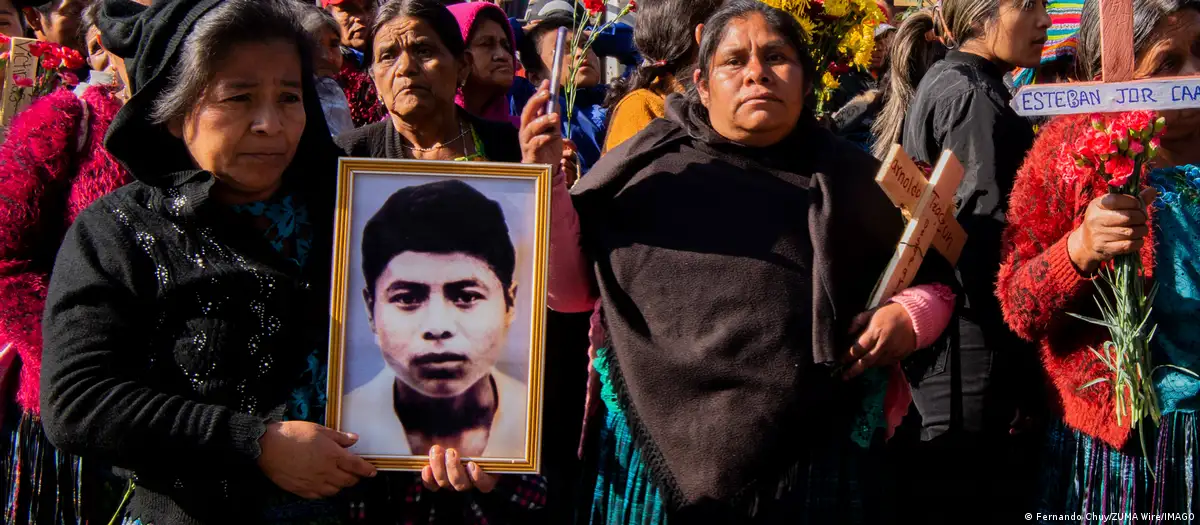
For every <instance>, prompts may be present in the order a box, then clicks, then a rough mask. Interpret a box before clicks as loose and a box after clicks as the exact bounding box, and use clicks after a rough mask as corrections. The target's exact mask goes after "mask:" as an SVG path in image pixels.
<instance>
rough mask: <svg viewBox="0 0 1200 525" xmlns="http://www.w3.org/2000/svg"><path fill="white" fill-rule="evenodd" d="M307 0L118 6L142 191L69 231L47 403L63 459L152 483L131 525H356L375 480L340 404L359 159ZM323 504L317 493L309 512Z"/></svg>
mask: <svg viewBox="0 0 1200 525" xmlns="http://www.w3.org/2000/svg"><path fill="white" fill-rule="evenodd" d="M293 9H294V8H293V7H292V6H291V5H290V4H289V3H288V2H287V0H166V1H159V2H155V3H154V5H153V6H152V7H144V6H141V5H138V4H135V3H133V2H131V1H129V0H106V4H105V5H104V6H103V12H102V14H101V17H100V22H99V26H100V28H101V30H102V32H103V37H102V38H103V41H104V43H105V45H107V46H109V48H110V49H111V50H113V51H114V52H115V53H117V54H118V55H122V56H124V57H126V60H127V62H126V66H127V68H128V70H129V74H130V75H129V76H130V80H131V87H132V88H133V89H134V90H135V95H134V96H133V97H132V98H131V99H130V100H129V102H128V104H127V105H126V106H125V107H124V108H123V109H122V110H121V112H120V113H119V114H118V115H117V117H116V119H115V120H114V122H113V124H112V127H111V128H110V130H109V133H108V137H107V140H106V146H107V148H108V149H109V151H110V152H111V153H112V154H113V155H114V156H115V157H116V158H117V159H119V160H120V161H121V162H122V163H123V164H124V165H125V166H126V167H127V168H128V169H129V170H130V172H131V173H132V174H133V176H134V177H135V178H136V179H137V181H136V182H134V183H132V184H130V185H128V186H126V187H124V188H122V189H120V190H118V191H116V192H114V193H112V194H109V195H108V196H106V197H104V198H102V199H100V200H98V201H97V202H96V203H95V204H93V205H92V206H91V207H89V208H88V209H87V210H85V211H84V212H83V213H82V214H81V215H80V216H79V218H78V219H77V220H76V221H75V223H74V225H73V226H72V227H71V229H70V230H69V232H68V233H67V235H66V238H65V240H64V242H63V245H62V248H61V249H60V251H59V253H58V258H57V261H56V263H55V270H54V272H53V278H52V279H51V282H50V287H49V292H48V299H47V306H46V316H45V322H44V339H45V357H44V365H43V375H42V394H41V406H42V413H43V418H44V424H45V429H46V433H47V435H48V436H49V438H50V440H51V441H52V442H53V443H54V444H55V445H56V446H58V447H60V448H61V449H62V450H64V451H67V452H70V453H73V454H78V455H80V456H82V457H84V458H85V459H95V460H98V461H101V462H105V463H110V464H113V465H116V466H118V467H120V468H123V469H128V470H129V471H131V473H132V475H131V479H132V481H133V483H134V484H135V485H136V489H135V491H134V494H133V497H132V500H131V501H130V504H129V506H128V508H127V511H126V514H125V516H126V519H127V520H129V521H133V520H141V522H142V523H151V522H152V523H155V524H158V525H168V524H183V523H215V522H222V523H226V522H238V523H261V522H278V521H281V520H283V519H284V517H285V516H286V517H287V519H289V520H293V521H299V522H303V523H318V522H320V521H322V520H324V519H330V520H337V519H340V518H341V517H342V514H341V513H340V512H338V511H337V510H336V509H335V508H333V506H332V504H330V503H328V502H327V500H316V499H315V498H319V497H326V496H332V495H334V494H336V493H338V492H339V491H340V490H341V489H342V488H344V487H348V486H350V485H354V484H355V483H357V481H358V480H359V479H360V478H362V477H366V476H373V475H374V474H375V470H374V468H373V467H372V466H371V465H370V464H368V463H367V462H366V461H364V460H363V459H361V458H359V457H357V456H355V455H353V454H351V453H350V452H348V451H347V450H346V447H348V446H350V445H351V444H353V443H354V441H355V436H352V435H350V434H345V433H340V432H335V431H333V430H331V429H329V428H326V427H324V426H322V425H320V424H317V423H312V422H307V421H301V420H300V419H304V418H305V417H306V416H309V415H311V413H313V412H316V411H320V412H323V408H322V407H320V406H319V404H320V403H322V402H323V401H322V399H323V392H324V388H325V385H324V378H323V377H313V378H310V380H309V381H308V382H307V386H306V387H305V388H300V389H298V390H295V391H294V392H293V389H294V387H295V386H296V384H297V381H296V378H298V377H301V375H302V374H303V373H304V372H305V370H306V366H307V364H308V363H311V362H312V361H324V353H323V352H324V348H325V347H326V345H327V342H326V341H327V334H326V332H327V327H328V326H329V323H328V311H329V309H328V297H329V295H328V293H327V292H328V290H327V287H326V283H328V282H329V277H328V276H329V263H330V261H329V254H330V253H331V249H330V242H331V230H332V220H331V218H332V216H333V215H332V214H333V206H334V195H335V191H334V177H333V174H334V172H335V171H334V170H335V164H336V158H337V152H336V149H335V148H334V146H333V144H332V142H331V141H330V139H329V132H328V130H327V128H326V125H325V121H324V118H323V117H322V112H321V106H320V104H319V102H318V100H317V96H316V91H315V90H314V87H313V78H314V77H313V74H312V71H311V67H310V64H311V63H312V61H311V60H310V58H309V57H310V56H311V55H310V52H309V49H308V43H307V37H306V35H305V33H304V31H303V29H301V28H300V26H299V24H298V23H297V22H296V18H295V14H294V11H293ZM301 498H312V499H313V500H312V501H304V500H302V499H301Z"/></svg>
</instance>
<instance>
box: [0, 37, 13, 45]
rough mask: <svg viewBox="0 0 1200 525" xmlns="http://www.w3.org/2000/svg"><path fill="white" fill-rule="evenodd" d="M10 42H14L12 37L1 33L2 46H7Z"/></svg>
mask: <svg viewBox="0 0 1200 525" xmlns="http://www.w3.org/2000/svg"><path fill="white" fill-rule="evenodd" d="M9 42H12V39H11V38H9V37H8V35H0V46H7V45H8V43H9Z"/></svg>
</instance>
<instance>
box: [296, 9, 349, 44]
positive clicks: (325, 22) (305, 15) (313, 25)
mask: <svg viewBox="0 0 1200 525" xmlns="http://www.w3.org/2000/svg"><path fill="white" fill-rule="evenodd" d="M296 8H297V9H298V10H299V11H300V12H299V16H300V25H301V26H302V27H304V32H305V33H308V34H309V36H311V37H313V38H316V37H317V34H319V33H320V32H321V30H325V29H327V30H329V31H332V32H333V34H335V35H340V34H341V30H342V28H341V26H339V25H338V23H337V20H336V19H335V18H333V15H331V14H329V11H326V10H324V9H321V8H320V7H319V6H316V5H309V4H299V5H297V6H296Z"/></svg>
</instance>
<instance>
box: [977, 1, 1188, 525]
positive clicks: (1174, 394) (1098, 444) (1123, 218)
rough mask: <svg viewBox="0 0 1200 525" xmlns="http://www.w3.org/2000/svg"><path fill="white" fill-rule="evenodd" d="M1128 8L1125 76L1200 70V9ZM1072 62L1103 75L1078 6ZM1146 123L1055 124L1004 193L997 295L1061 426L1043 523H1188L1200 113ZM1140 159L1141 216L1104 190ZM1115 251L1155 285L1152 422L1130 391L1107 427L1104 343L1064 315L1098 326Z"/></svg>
mask: <svg viewBox="0 0 1200 525" xmlns="http://www.w3.org/2000/svg"><path fill="white" fill-rule="evenodd" d="M1133 8H1134V23H1135V27H1134V51H1135V53H1136V54H1135V56H1136V57H1137V63H1136V66H1135V67H1136V71H1135V76H1137V77H1138V78H1149V77H1171V76H1183V75H1195V74H1197V73H1200V47H1198V46H1197V45H1196V42H1197V41H1200V3H1198V2H1196V1H1194V0H1184V1H1179V0H1134V2H1133ZM1078 59H1079V62H1078V65H1077V75H1078V78H1079V79H1081V80H1092V79H1098V78H1099V76H1100V2H1099V1H1097V0H1088V1H1087V2H1085V3H1084V7H1083V15H1082V19H1081V28H1080V31H1079V55H1078ZM1156 117H1157V116H1156V115H1154V114H1153V113H1149V112H1136V113H1130V114H1122V115H1103V116H1101V115H1097V116H1093V117H1088V116H1082V115H1079V116H1065V117H1059V118H1058V119H1056V120H1054V121H1051V122H1050V124H1048V125H1047V126H1045V127H1044V128H1043V130H1042V132H1041V134H1040V135H1039V137H1038V140H1037V142H1036V143H1035V144H1034V146H1033V149H1032V151H1030V154H1029V157H1028V158H1027V159H1026V161H1025V164H1024V165H1023V166H1022V168H1021V171H1020V172H1019V174H1018V177H1017V181H1016V185H1015V186H1014V188H1013V193H1012V200H1011V202H1010V205H1009V209H1010V210H1011V211H1010V214H1009V221H1010V224H1009V226H1008V229H1007V230H1006V232H1005V243H1004V266H1003V267H1002V269H1001V271H1000V279H999V284H998V287H997V294H998V296H999V298H1000V301H1001V304H1002V305H1003V308H1004V316H1005V319H1006V320H1007V321H1008V323H1009V325H1010V326H1011V327H1012V328H1013V330H1014V331H1016V332H1017V334H1019V335H1020V336H1022V337H1024V338H1026V339H1029V340H1031V341H1034V342H1036V343H1037V344H1038V345H1039V346H1040V347H1041V357H1042V363H1043V365H1044V367H1045V371H1046V374H1047V375H1048V376H1049V377H1050V379H1051V380H1052V382H1053V385H1054V390H1055V396H1054V397H1055V400H1056V401H1057V403H1056V404H1057V405H1058V408H1059V411H1060V416H1061V419H1060V420H1058V421H1056V422H1055V423H1053V424H1052V425H1051V426H1050V428H1049V429H1048V434H1047V440H1046V448H1045V451H1044V461H1045V462H1046V464H1045V468H1044V477H1043V479H1042V483H1041V487H1040V488H1041V494H1042V498H1041V501H1040V503H1039V506H1038V507H1037V509H1038V510H1039V511H1041V512H1042V513H1043V514H1045V513H1051V514H1055V513H1063V512H1068V513H1069V512H1078V513H1085V512H1101V510H1102V509H1103V510H1104V511H1105V512H1197V511H1200V503H1197V498H1196V495H1197V493H1198V491H1200V483H1198V482H1197V480H1196V478H1195V477H1194V476H1193V474H1192V473H1193V472H1194V471H1195V469H1196V468H1197V467H1200V443H1198V442H1197V440H1196V438H1195V436H1196V434H1197V431H1198V430H1200V425H1198V420H1197V418H1196V414H1195V410H1196V409H1197V408H1198V407H1200V380H1198V379H1197V377H1196V375H1195V372H1196V371H1200V330H1197V328H1196V326H1197V325H1196V320H1197V319H1200V291H1198V286H1200V254H1197V247H1198V246H1200V237H1198V235H1197V234H1198V232H1200V200H1198V196H1200V169H1197V167H1196V166H1197V164H1200V110H1197V109H1189V110H1177V111H1165V112H1163V113H1162V119H1161V121H1158V122H1156ZM1164 123H1165V126H1166V129H1165V130H1163V129H1162V126H1163V124H1164ZM1158 133H1161V136H1157V134H1158ZM1139 154H1140V155H1143V156H1145V157H1150V158H1149V169H1147V172H1149V173H1148V175H1149V183H1150V184H1151V185H1154V186H1157V187H1158V188H1157V190H1158V192H1159V193H1160V195H1159V197H1158V201H1157V202H1156V203H1155V205H1154V206H1153V207H1152V208H1150V209H1149V210H1148V209H1147V206H1148V205H1149V204H1150V203H1151V201H1153V200H1154V194H1155V192H1154V191H1153V190H1146V191H1144V192H1141V194H1140V197H1141V198H1140V199H1139V198H1137V197H1135V196H1133V195H1120V194H1115V193H1113V190H1111V189H1110V188H1111V187H1115V186H1121V185H1123V184H1124V183H1125V180H1126V178H1127V177H1129V176H1131V175H1133V173H1132V172H1133V169H1134V162H1133V161H1132V160H1131V158H1130V157H1134V156H1137V155H1139ZM1101 155H1103V157H1101ZM1084 159H1086V160H1084ZM1099 166H1103V167H1104V172H1103V174H1102V173H1100V172H1099V171H1098V169H1097V168H1098V167H1099ZM1127 193H1129V192H1127ZM1151 239H1153V242H1151ZM1126 254H1137V255H1138V256H1140V259H1141V261H1142V264H1143V265H1144V267H1145V268H1146V270H1147V274H1152V277H1153V279H1154V280H1155V281H1157V283H1158V292H1157V295H1156V296H1155V297H1154V302H1153V304H1152V306H1153V312H1152V316H1151V319H1150V323H1151V324H1155V325H1157V329H1156V331H1155V332H1154V337H1153V339H1152V340H1151V341H1150V363H1149V364H1150V367H1151V369H1150V370H1143V372H1144V374H1143V378H1144V380H1145V381H1149V382H1151V383H1152V387H1153V392H1154V395H1153V397H1156V398H1157V400H1156V407H1155V408H1156V409H1157V410H1158V411H1161V420H1160V421H1159V422H1158V426H1157V427H1155V426H1154V424H1153V422H1152V421H1151V420H1150V419H1149V418H1147V419H1146V420H1143V421H1130V419H1129V415H1128V414H1129V411H1128V409H1129V407H1130V402H1131V401H1135V402H1140V401H1141V400H1132V399H1130V397H1129V393H1130V392H1129V391H1126V392H1124V393H1123V397H1124V400H1123V402H1121V403H1120V404H1121V405H1123V408H1125V411H1124V413H1125V414H1126V416H1125V417H1124V418H1122V419H1118V417H1117V409H1118V406H1117V405H1118V401H1117V398H1116V396H1115V395H1114V385H1113V383H1114V381H1113V380H1112V372H1111V371H1110V370H1109V369H1108V368H1107V367H1106V366H1105V365H1104V364H1103V363H1102V362H1101V360H1100V358H1099V356H1098V355H1097V354H1096V353H1094V352H1093V351H1092V350H1097V351H1101V352H1104V351H1106V350H1105V344H1104V343H1105V342H1106V341H1108V340H1111V339H1112V335H1111V334H1110V333H1109V331H1108V330H1106V329H1105V328H1101V327H1097V326H1094V325H1091V324H1089V323H1087V322H1085V321H1083V320H1080V319H1078V318H1075V317H1073V316H1072V315H1069V314H1082V315H1085V316H1089V317H1100V315H1099V314H1097V313H1096V312H1097V307H1096V303H1095V299H1094V298H1095V296H1096V294H1097V288H1096V286H1093V282H1096V281H1099V279H1097V276H1098V275H1100V274H1101V273H1103V272H1104V271H1105V270H1104V269H1103V267H1104V266H1106V265H1108V264H1109V263H1110V261H1113V260H1114V258H1117V257H1119V256H1124V255H1126ZM1105 286H1107V285H1105ZM1147 289H1149V288H1148V287H1147ZM1164 365H1165V366H1164ZM1173 367H1181V368H1173ZM1097 380H1103V381H1100V382H1097ZM1147 397H1149V396H1147ZM1150 400H1151V401H1153V398H1150ZM1135 423H1136V424H1137V425H1138V426H1139V428H1140V429H1141V430H1140V431H1134V430H1131V428H1132V427H1133V424H1135ZM1139 433H1140V434H1141V435H1142V436H1139ZM1143 436H1144V444H1143V443H1142V442H1143V439H1141V437H1143ZM1120 522H1121V523H1129V522H1130V521H1129V520H1128V519H1122V520H1121V521H1120Z"/></svg>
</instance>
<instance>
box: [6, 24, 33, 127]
mask: <svg viewBox="0 0 1200 525" xmlns="http://www.w3.org/2000/svg"><path fill="white" fill-rule="evenodd" d="M34 42H36V40H34V39H32V38H18V37H13V38H12V44H11V47H10V48H9V52H8V69H7V70H5V71H4V81H3V88H2V89H4V94H3V96H4V100H3V101H2V102H0V125H3V126H5V127H7V126H8V125H9V124H10V123H11V122H12V119H13V117H14V116H16V114H17V113H20V112H21V110H23V109H25V108H26V107H28V106H29V104H30V102H32V99H33V87H32V86H19V85H17V82H16V80H14V77H16V76H22V77H25V78H27V79H34V78H37V71H38V58H37V57H35V56H33V53H31V52H30V50H29V47H30V45H32V44H33V43H34Z"/></svg>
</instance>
